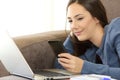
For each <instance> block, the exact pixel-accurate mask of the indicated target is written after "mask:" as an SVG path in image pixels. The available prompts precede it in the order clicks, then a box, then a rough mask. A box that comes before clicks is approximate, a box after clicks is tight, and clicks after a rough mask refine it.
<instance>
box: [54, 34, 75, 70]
mask: <svg viewBox="0 0 120 80" xmlns="http://www.w3.org/2000/svg"><path fill="white" fill-rule="evenodd" d="M63 45H64V46H65V49H66V50H67V52H68V53H70V54H71V53H73V47H72V42H71V40H70V35H68V37H67V38H66V40H65V41H64V43H63ZM54 67H55V68H57V69H64V68H63V67H62V66H61V65H60V64H59V62H58V59H57V58H56V60H55V63H54Z"/></svg>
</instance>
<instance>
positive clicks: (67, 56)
mask: <svg viewBox="0 0 120 80" xmlns="http://www.w3.org/2000/svg"><path fill="white" fill-rule="evenodd" d="M58 57H60V58H66V59H71V58H72V57H73V56H72V55H71V54H68V53H61V54H59V55H58Z"/></svg>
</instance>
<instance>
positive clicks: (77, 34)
mask: <svg viewBox="0 0 120 80" xmlns="http://www.w3.org/2000/svg"><path fill="white" fill-rule="evenodd" d="M82 32H83V30H82V31H79V32H74V34H75V35H76V36H79V35H81V33H82Z"/></svg>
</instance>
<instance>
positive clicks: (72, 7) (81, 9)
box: [67, 3, 88, 17]
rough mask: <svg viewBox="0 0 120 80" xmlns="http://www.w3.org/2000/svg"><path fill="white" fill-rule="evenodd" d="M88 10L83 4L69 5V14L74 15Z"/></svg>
mask: <svg viewBox="0 0 120 80" xmlns="http://www.w3.org/2000/svg"><path fill="white" fill-rule="evenodd" d="M86 12H88V11H87V10H86V9H85V8H84V7H83V6H82V5H80V4H77V3H73V4H71V5H70V6H69V7H68V11H67V16H68V17H70V16H74V15H76V14H85V13H86Z"/></svg>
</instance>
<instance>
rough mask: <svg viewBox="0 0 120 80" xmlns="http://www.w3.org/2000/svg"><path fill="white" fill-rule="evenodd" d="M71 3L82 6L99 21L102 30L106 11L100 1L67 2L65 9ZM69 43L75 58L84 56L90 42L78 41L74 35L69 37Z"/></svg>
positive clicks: (80, 0)
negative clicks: (70, 42) (71, 45)
mask: <svg viewBox="0 0 120 80" xmlns="http://www.w3.org/2000/svg"><path fill="white" fill-rule="evenodd" d="M73 3H77V4H80V5H82V6H83V7H84V8H85V9H86V10H87V11H89V13H90V14H91V15H92V16H93V17H96V18H97V19H98V20H99V21H100V24H101V25H102V26H103V28H104V26H105V25H106V24H108V19H107V16H106V10H105V8H104V6H103V4H102V3H101V1H100V0H69V2H68V5H67V9H68V7H69V6H70V5H71V4H73ZM71 41H72V44H73V47H74V51H75V53H74V55H76V56H80V55H82V54H84V53H85V51H86V50H87V49H88V48H90V47H91V42H90V41H79V40H78V39H77V38H76V36H75V35H74V34H73V36H71Z"/></svg>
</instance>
